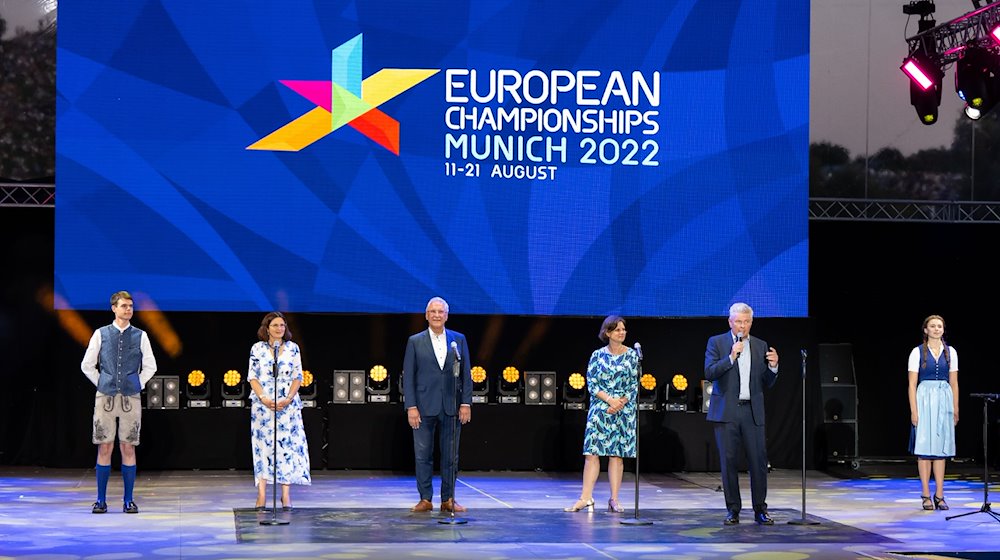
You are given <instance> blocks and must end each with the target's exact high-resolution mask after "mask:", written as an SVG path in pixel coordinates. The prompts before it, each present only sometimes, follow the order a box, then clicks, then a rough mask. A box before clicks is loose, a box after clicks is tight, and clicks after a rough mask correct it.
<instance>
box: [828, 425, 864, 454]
mask: <svg viewBox="0 0 1000 560" xmlns="http://www.w3.org/2000/svg"><path fill="white" fill-rule="evenodd" d="M857 434H858V432H857V424H854V423H853V422H836V423H830V424H823V435H824V438H825V440H826V441H825V442H824V443H825V447H826V456H827V457H828V458H831V459H849V458H852V457H857V456H858V435H857Z"/></svg>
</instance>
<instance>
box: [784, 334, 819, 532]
mask: <svg viewBox="0 0 1000 560" xmlns="http://www.w3.org/2000/svg"><path fill="white" fill-rule="evenodd" d="M801 352H802V518H801V519H792V520H791V521H789V522H788V524H789V525H819V521H811V520H809V519H806V356H807V354H806V349H805V348H803V349H802V350H801Z"/></svg>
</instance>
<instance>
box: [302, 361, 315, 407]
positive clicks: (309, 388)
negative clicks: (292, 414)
mask: <svg viewBox="0 0 1000 560" xmlns="http://www.w3.org/2000/svg"><path fill="white" fill-rule="evenodd" d="M299 398H300V399H301V400H302V406H303V407H308V408H315V407H316V378H315V377H313V374H312V372H311V371H309V370H307V369H304V370H302V383H301V384H300V385H299Z"/></svg>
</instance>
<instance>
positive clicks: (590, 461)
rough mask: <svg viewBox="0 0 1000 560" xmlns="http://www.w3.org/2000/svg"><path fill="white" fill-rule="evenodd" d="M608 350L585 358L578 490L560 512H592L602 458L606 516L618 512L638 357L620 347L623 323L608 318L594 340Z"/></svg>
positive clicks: (630, 446) (631, 436) (631, 440)
mask: <svg viewBox="0 0 1000 560" xmlns="http://www.w3.org/2000/svg"><path fill="white" fill-rule="evenodd" d="M597 337H598V338H600V339H601V341H602V342H606V343H607V346H605V347H603V348H599V349H597V350H595V351H594V353H593V354H591V355H590V363H588V364H587V390H588V391H589V392H590V409H589V410H588V411H587V428H586V431H584V434H583V456H584V462H583V491H582V492H581V493H580V499H578V500H577V501H576V503H575V504H573V505H572V506H571V507H568V508H564V509H565V511H580V510H581V509H588V510H590V511H593V510H594V485H595V484H596V483H597V477H598V476H600V474H601V459H600V458H601V457H607V458H608V483H609V484H610V485H611V498H610V499H609V500H608V511H610V512H616V513H621V511H622V507H621V506H620V505H619V504H618V489H619V488H621V485H622V471H623V470H624V467H625V464H624V460H623V458H624V457H635V422H636V416H635V415H636V397H637V395H638V391H639V376H638V372H639V355H638V354H637V353H636V351H635V350H633V349H631V348H628V347H627V346H625V344H624V343H625V319H622V318H621V317H619V316H617V315H612V316H610V317H608V318H606V319H605V320H604V323H603V324H602V325H601V331H600V332H599V333H598V335H597Z"/></svg>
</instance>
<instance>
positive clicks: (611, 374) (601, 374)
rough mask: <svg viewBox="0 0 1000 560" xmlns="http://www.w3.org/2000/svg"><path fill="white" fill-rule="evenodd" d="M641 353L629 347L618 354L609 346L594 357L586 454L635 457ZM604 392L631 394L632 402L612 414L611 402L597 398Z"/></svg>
mask: <svg viewBox="0 0 1000 560" xmlns="http://www.w3.org/2000/svg"><path fill="white" fill-rule="evenodd" d="M638 372H639V355H638V354H636V352H635V350H632V349H631V348H628V349H626V350H625V353H624V354H620V355H617V356H616V355H614V354H612V353H611V352H610V351H609V350H608V348H607V346H605V347H604V348H599V349H597V350H595V351H594V353H593V354H591V356H590V363H588V364H587V390H588V392H589V393H590V410H588V411H587V428H586V430H585V431H584V433H583V454H584V455H598V456H601V457H635V415H636V397H637V396H638V393H639V376H638V375H637V374H638ZM600 391H604V392H605V393H607V394H608V395H611V396H613V397H621V396H626V395H627V396H628V403H627V404H626V405H625V407H624V408H623V409H622V410H620V411H619V412H618V413H616V414H608V403H606V402H604V401H602V400H601V399H599V398H597V393H599V392H600Z"/></svg>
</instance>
